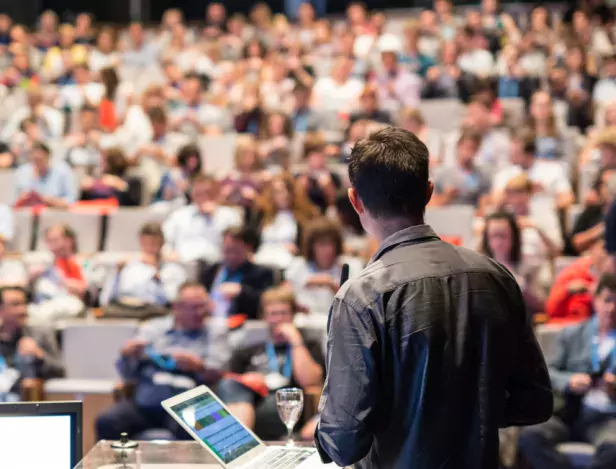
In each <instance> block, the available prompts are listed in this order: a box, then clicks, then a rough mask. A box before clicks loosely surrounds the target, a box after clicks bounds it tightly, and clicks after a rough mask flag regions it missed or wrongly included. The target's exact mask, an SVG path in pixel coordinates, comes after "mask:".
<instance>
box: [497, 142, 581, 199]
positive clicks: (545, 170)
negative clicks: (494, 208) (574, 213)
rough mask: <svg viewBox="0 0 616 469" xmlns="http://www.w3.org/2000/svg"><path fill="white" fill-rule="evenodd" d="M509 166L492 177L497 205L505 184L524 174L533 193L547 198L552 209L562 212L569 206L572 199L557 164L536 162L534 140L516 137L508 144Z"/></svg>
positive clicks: (560, 167) (562, 170)
mask: <svg viewBox="0 0 616 469" xmlns="http://www.w3.org/2000/svg"><path fill="white" fill-rule="evenodd" d="M509 161H510V165H509V166H507V167H505V168H503V169H502V170H501V171H499V172H498V173H497V174H496V176H495V177H494V181H493V186H492V194H493V202H494V203H495V204H497V205H498V204H499V203H500V202H501V201H502V198H503V192H504V190H505V187H506V186H507V183H508V182H509V181H510V180H511V179H512V178H514V177H516V176H518V175H520V174H526V175H527V176H528V178H529V179H530V180H531V182H532V183H533V186H534V193H535V194H539V195H546V196H549V197H550V198H551V199H553V200H554V202H555V204H556V206H557V207H558V208H560V209H565V208H567V207H568V206H569V205H571V204H572V203H573V202H574V200H575V196H574V195H573V190H572V189H571V183H570V182H569V177H568V175H567V173H566V172H565V170H564V168H563V166H562V164H561V163H559V162H556V161H549V160H540V159H537V158H536V145H535V140H534V138H529V137H525V136H524V135H518V136H516V137H514V138H513V139H512V140H511V146H510V152H509Z"/></svg>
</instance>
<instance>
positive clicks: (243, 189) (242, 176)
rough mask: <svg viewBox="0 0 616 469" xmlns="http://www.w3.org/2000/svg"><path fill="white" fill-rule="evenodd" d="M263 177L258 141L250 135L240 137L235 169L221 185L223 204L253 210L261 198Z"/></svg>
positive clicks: (236, 150)
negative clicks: (257, 200)
mask: <svg viewBox="0 0 616 469" xmlns="http://www.w3.org/2000/svg"><path fill="white" fill-rule="evenodd" d="M263 176H264V175H263V173H262V171H261V161H260V159H259V155H258V154H257V143H256V141H255V140H254V138H253V137H252V136H248V135H246V136H242V137H238V139H237V143H236V146H235V169H234V170H232V171H231V172H230V173H229V175H228V176H227V177H226V178H225V179H224V180H223V181H222V183H221V189H220V201H221V203H223V204H226V205H236V206H240V207H243V208H244V209H246V210H251V209H252V208H254V205H255V203H256V199H257V197H258V196H259V191H260V189H261V185H262V183H263Z"/></svg>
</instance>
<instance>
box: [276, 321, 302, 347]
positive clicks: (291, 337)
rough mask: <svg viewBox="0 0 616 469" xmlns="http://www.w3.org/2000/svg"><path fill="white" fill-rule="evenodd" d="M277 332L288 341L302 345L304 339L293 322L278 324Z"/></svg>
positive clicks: (291, 343) (294, 344) (295, 344)
mask: <svg viewBox="0 0 616 469" xmlns="http://www.w3.org/2000/svg"><path fill="white" fill-rule="evenodd" d="M275 332H276V334H277V335H280V336H282V337H284V339H285V340H286V341H287V343H288V344H290V345H293V346H297V345H301V344H302V342H303V341H304V339H302V335H301V334H300V333H299V331H298V330H297V327H295V325H294V324H293V323H291V322H289V323H285V324H280V325H278V326H277V327H276V330H275Z"/></svg>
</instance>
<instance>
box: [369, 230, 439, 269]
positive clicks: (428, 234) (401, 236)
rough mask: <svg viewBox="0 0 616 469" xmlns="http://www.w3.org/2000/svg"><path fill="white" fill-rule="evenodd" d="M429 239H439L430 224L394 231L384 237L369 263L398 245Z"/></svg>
mask: <svg viewBox="0 0 616 469" xmlns="http://www.w3.org/2000/svg"><path fill="white" fill-rule="evenodd" d="M431 239H440V238H439V237H438V235H437V234H436V233H435V232H434V230H433V229H432V228H431V227H430V225H425V224H424V225H415V226H410V227H408V228H404V229H402V230H400V231H396V232H395V233H394V234H392V235H390V236H388V237H387V238H385V240H384V241H383V243H382V244H381V246H380V247H379V250H378V251H377V252H376V254H375V255H374V256H373V257H372V260H371V261H370V263H373V262H375V261H377V260H378V259H379V258H380V257H381V256H382V255H383V254H385V252H387V251H389V250H390V249H392V248H394V247H396V246H398V245H400V244H407V243H413V242H423V241H428V240H431Z"/></svg>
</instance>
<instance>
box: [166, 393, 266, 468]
mask: <svg viewBox="0 0 616 469" xmlns="http://www.w3.org/2000/svg"><path fill="white" fill-rule="evenodd" d="M171 411H172V412H173V413H174V414H176V415H177V416H178V417H179V418H180V419H181V420H182V421H183V422H184V423H185V424H186V425H188V426H189V427H190V428H191V429H193V431H194V432H195V433H196V434H197V435H198V437H199V438H200V439H201V441H203V443H205V444H206V445H207V447H208V448H210V450H211V451H213V452H214V453H215V454H216V456H218V458H220V459H221V460H222V461H223V462H224V463H225V464H228V463H230V462H232V461H234V460H236V459H237V458H239V457H240V456H242V455H244V454H246V453H247V452H248V451H250V450H251V449H253V448H255V447H256V446H259V444H260V442H259V441H258V440H257V439H255V437H254V436H253V435H252V434H250V433H249V432H248V431H247V430H246V428H244V426H242V424H240V423H239V422H238V421H237V420H236V419H235V417H233V416H232V415H231V414H229V412H228V411H227V410H226V409H225V408H224V407H223V406H222V405H221V404H220V403H219V402H218V400H216V399H215V398H214V397H213V396H212V394H211V393H209V392H207V391H206V392H204V393H202V394H199V395H198V396H196V397H193V398H192V399H189V400H187V401H185V402H182V403H180V404H177V405H175V406H172V407H171Z"/></svg>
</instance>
